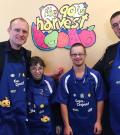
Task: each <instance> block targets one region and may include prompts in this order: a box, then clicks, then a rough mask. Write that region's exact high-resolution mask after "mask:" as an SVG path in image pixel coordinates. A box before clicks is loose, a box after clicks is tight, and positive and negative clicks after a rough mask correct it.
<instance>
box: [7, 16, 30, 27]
mask: <svg viewBox="0 0 120 135" xmlns="http://www.w3.org/2000/svg"><path fill="white" fill-rule="evenodd" d="M16 20H20V21H23V22H26V23H27V24H28V22H27V21H26V20H25V19H24V18H22V17H17V18H13V19H12V20H11V21H10V26H9V27H11V26H12V23H13V22H14V21H16ZM28 26H29V24H28Z"/></svg>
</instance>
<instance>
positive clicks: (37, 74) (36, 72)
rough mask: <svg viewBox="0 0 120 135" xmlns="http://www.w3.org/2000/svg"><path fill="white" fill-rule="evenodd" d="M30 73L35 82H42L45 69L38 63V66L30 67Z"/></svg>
mask: <svg viewBox="0 0 120 135" xmlns="http://www.w3.org/2000/svg"><path fill="white" fill-rule="evenodd" d="M30 72H31V74H32V77H33V78H34V79H35V80H40V79H41V78H42V75H43V73H44V67H43V66H41V65H40V64H39V63H38V64H37V65H34V66H31V67H30Z"/></svg>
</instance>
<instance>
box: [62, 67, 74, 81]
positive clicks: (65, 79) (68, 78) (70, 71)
mask: <svg viewBox="0 0 120 135" xmlns="http://www.w3.org/2000/svg"><path fill="white" fill-rule="evenodd" d="M72 72H73V70H72V69H70V70H69V71H67V72H66V73H65V74H63V75H62V77H61V78H60V82H65V83H67V82H68V81H69V80H70V78H71V76H72Z"/></svg>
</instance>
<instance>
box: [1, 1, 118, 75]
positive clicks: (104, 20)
mask: <svg viewBox="0 0 120 135" xmlns="http://www.w3.org/2000/svg"><path fill="white" fill-rule="evenodd" d="M80 2H86V3H87V4H88V8H87V12H88V13H89V14H90V18H89V20H88V21H87V22H86V25H91V24H94V25H95V33H96V43H95V44H94V46H92V47H90V48H88V49H87V53H88V55H87V59H86V62H87V64H88V65H89V66H90V67H92V66H93V65H94V64H95V62H96V61H97V60H98V59H99V58H100V57H101V56H102V54H103V53H104V50H105V48H106V47H107V46H108V45H109V44H112V43H113V42H116V41H118V39H117V38H116V37H115V35H114V34H113V33H112V30H111V27H110V24H109V18H110V16H111V14H112V13H113V12H115V11H117V10H119V9H120V0H104V1H103V0H101V1H100V0H86V1H79V0H75V1H72V0H65V1H63V0H54V1H53V0H0V41H4V40H6V39H8V38H9V35H8V33H7V27H8V25H9V21H10V20H11V19H12V18H14V17H19V16H21V17H24V18H26V20H28V22H29V24H30V27H31V24H32V22H34V21H35V18H36V17H37V16H39V7H41V6H42V5H46V4H54V5H56V6H57V7H61V6H63V5H64V4H74V3H80ZM25 47H26V48H28V49H30V50H32V52H33V53H32V55H38V56H41V57H42V58H43V59H44V60H45V63H46V64H47V65H48V67H47V69H46V71H47V72H49V71H50V72H51V71H53V70H54V69H55V68H56V67H59V66H63V67H64V68H65V70H68V69H69V68H70V66H71V61H70V59H69V51H68V50H66V49H59V48H57V49H55V50H52V51H41V50H39V49H37V48H36V47H35V46H34V44H33V42H32V39H31V31H30V35H29V39H28V41H27V43H26V45H25Z"/></svg>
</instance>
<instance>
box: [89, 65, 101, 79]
mask: <svg viewBox="0 0 120 135" xmlns="http://www.w3.org/2000/svg"><path fill="white" fill-rule="evenodd" d="M87 69H88V72H89V75H90V76H91V77H92V78H94V79H96V78H98V77H99V76H100V73H99V71H97V70H95V69H93V68H90V67H87Z"/></svg>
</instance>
